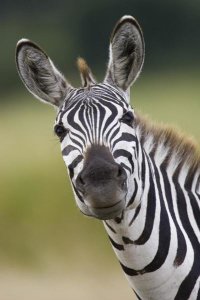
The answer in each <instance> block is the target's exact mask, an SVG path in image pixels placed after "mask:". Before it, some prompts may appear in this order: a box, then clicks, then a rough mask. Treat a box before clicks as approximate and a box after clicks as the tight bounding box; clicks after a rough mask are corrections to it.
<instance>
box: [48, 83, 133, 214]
mask: <svg viewBox="0 0 200 300" xmlns="http://www.w3.org/2000/svg"><path fill="white" fill-rule="evenodd" d="M54 128H55V132H56V134H57V135H58V136H59V137H60V141H61V149H62V155H63V159H64V161H65V164H66V166H67V167H68V171H69V176H70V179H71V183H72V186H73V190H74V194H75V198H76V202H77V205H78V207H79V208H80V210H81V211H82V212H83V213H84V214H86V215H90V216H94V217H97V218H100V219H110V218H114V217H117V216H118V215H120V213H122V211H123V210H124V209H125V207H128V206H129V205H130V202H132V200H131V196H132V194H133V191H134V184H132V185H131V188H130V184H129V182H130V181H131V182H132V183H133V176H134V173H135V172H134V171H135V167H134V166H135V162H134V160H133V157H135V156H136V147H135V141H136V138H135V130H134V115H133V111H132V109H131V107H130V105H129V104H128V103H127V101H126V98H125V93H124V94H123V93H122V92H119V90H117V89H115V88H113V87H111V86H110V85H108V84H98V85H93V86H91V87H90V89H84V88H82V89H77V90H72V91H71V93H70V94H69V95H68V97H67V99H66V101H65V102H64V104H63V106H62V107H61V109H60V111H59V113H58V116H57V119H56V124H55V127H54Z"/></svg>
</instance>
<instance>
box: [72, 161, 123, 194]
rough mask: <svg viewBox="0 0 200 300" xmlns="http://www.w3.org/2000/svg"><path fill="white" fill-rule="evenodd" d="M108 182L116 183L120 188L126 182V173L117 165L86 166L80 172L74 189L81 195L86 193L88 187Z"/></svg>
mask: <svg viewBox="0 0 200 300" xmlns="http://www.w3.org/2000/svg"><path fill="white" fill-rule="evenodd" d="M109 181H116V183H117V184H119V185H120V186H121V187H124V184H125V181H126V172H125V171H124V169H123V168H122V167H121V166H120V165H118V164H109V163H107V164H102V162H101V163H100V164H98V163H96V164H95V166H91V165H88V166H87V167H84V169H83V170H82V171H81V172H80V174H79V175H78V177H77V179H76V187H77V188H78V190H79V191H81V192H82V193H84V192H87V191H86V189H87V186H88V185H99V184H106V183H108V182H109Z"/></svg>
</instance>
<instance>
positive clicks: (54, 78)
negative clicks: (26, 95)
mask: <svg viewBox="0 0 200 300" xmlns="http://www.w3.org/2000/svg"><path fill="white" fill-rule="evenodd" d="M16 64H17V70H18V72H19V75H20V77H21V79H22V81H23V83H24V84H25V86H26V88H27V89H28V90H29V92H31V93H32V94H33V95H34V96H35V97H36V98H38V99H39V100H41V101H44V102H46V103H49V104H52V105H54V106H60V105H61V104H62V103H63V101H64V99H65V97H66V95H67V93H68V92H69V90H70V89H71V86H70V85H69V83H67V81H66V79H65V78H64V76H63V75H62V74H61V73H60V72H59V71H58V70H57V69H56V67H55V66H54V64H53V62H52V61H51V60H50V58H49V57H48V56H47V54H46V53H45V52H44V51H43V50H41V49H40V48H39V47H38V46H37V45H36V44H34V43H33V42H31V41H29V40H27V39H22V40H20V41H19V42H18V43H17V47H16Z"/></svg>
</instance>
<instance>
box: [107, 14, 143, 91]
mask: <svg viewBox="0 0 200 300" xmlns="http://www.w3.org/2000/svg"><path fill="white" fill-rule="evenodd" d="M144 48H145V46H144V39H143V34H142V30H141V28H140V25H139V24H138V22H137V21H136V20H135V19H134V18H133V17H132V16H124V17H122V18H121V19H120V20H119V21H118V22H117V24H116V26H115V28H114V30H113V33H112V35H111V41H110V48H109V51H110V58H109V64H108V70H107V74H106V77H105V82H108V83H110V84H114V85H115V86H117V87H119V88H121V89H122V90H123V91H125V92H127V90H128V88H129V87H130V86H131V84H132V83H133V82H134V81H135V80H136V79H137V77H138V76H139V74H140V72H141V69H142V65H143V62H144Z"/></svg>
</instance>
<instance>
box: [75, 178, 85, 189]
mask: <svg viewBox="0 0 200 300" xmlns="http://www.w3.org/2000/svg"><path fill="white" fill-rule="evenodd" d="M76 186H77V188H78V189H79V190H80V191H81V192H84V190H85V181H84V180H83V177H82V176H81V174H80V175H78V177H77V179H76Z"/></svg>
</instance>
